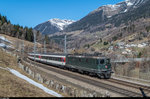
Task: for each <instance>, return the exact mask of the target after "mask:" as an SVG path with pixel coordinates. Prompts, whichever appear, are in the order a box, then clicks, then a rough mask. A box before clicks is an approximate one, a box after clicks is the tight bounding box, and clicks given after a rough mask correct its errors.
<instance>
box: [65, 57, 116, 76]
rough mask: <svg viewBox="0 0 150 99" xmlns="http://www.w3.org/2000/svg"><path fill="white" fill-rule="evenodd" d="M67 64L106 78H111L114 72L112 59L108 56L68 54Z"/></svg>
mask: <svg viewBox="0 0 150 99" xmlns="http://www.w3.org/2000/svg"><path fill="white" fill-rule="evenodd" d="M66 66H67V67H71V68H73V69H76V70H78V71H80V72H86V73H88V74H93V75H97V76H98V77H100V78H105V79H109V78H110V77H111V73H113V72H112V69H111V63H110V59H109V58H106V57H99V56H85V55H67V56H66Z"/></svg>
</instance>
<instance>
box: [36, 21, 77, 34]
mask: <svg viewBox="0 0 150 99" xmlns="http://www.w3.org/2000/svg"><path fill="white" fill-rule="evenodd" d="M73 22H74V21H73V20H60V19H56V18H55V19H50V20H48V21H46V22H44V23H41V24H39V25H37V26H35V28H34V29H35V30H38V31H40V32H41V33H42V34H53V33H55V32H58V31H62V30H63V29H64V28H65V27H67V26H68V25H69V24H71V23H73Z"/></svg>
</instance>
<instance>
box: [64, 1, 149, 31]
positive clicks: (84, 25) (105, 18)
mask: <svg viewBox="0 0 150 99" xmlns="http://www.w3.org/2000/svg"><path fill="white" fill-rule="evenodd" d="M145 2H149V0H126V1H124V2H120V3H117V4H115V5H105V6H102V7H99V8H98V9H96V10H94V11H92V12H90V13H89V14H88V15H87V16H85V17H84V18H82V19H81V20H79V21H77V22H75V23H73V24H71V25H69V26H68V27H67V28H65V29H64V31H65V32H70V31H76V30H83V29H84V30H85V29H88V28H90V27H95V26H104V25H105V24H106V23H107V24H108V23H111V24H113V25H115V26H117V25H120V24H116V23H118V22H119V21H116V20H114V18H116V19H117V20H122V18H123V19H124V16H122V15H124V14H125V13H129V14H128V15H130V14H131V15H132V13H131V12H130V11H133V10H134V9H137V8H139V7H140V6H142V5H143V4H145ZM138 10H139V9H138ZM146 11H147V10H146ZM133 13H134V12H133ZM142 13H146V12H145V11H144V12H142ZM136 14H137V13H136ZM127 19H128V18H127ZM114 21H116V22H114ZM127 21H128V20H127ZM102 28H103V27H102ZM88 31H89V30H88Z"/></svg>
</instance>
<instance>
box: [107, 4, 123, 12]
mask: <svg viewBox="0 0 150 99" xmlns="http://www.w3.org/2000/svg"><path fill="white" fill-rule="evenodd" d="M106 6H107V7H109V8H111V10H112V11H115V10H117V8H119V7H120V5H117V4H114V5H111V4H108V5H106Z"/></svg>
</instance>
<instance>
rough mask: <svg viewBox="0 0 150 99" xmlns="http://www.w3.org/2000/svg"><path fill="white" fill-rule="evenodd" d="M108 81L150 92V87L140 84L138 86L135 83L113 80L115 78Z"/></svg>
mask: <svg viewBox="0 0 150 99" xmlns="http://www.w3.org/2000/svg"><path fill="white" fill-rule="evenodd" d="M108 81H110V82H114V83H118V84H121V85H125V86H129V87H132V88H136V89H139V88H142V89H143V90H144V91H147V92H150V86H146V85H140V84H136V83H133V82H127V81H122V80H119V79H113V78H111V79H108Z"/></svg>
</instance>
